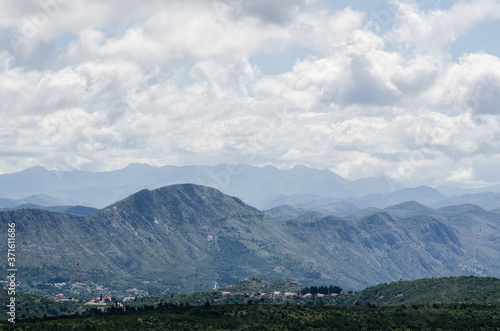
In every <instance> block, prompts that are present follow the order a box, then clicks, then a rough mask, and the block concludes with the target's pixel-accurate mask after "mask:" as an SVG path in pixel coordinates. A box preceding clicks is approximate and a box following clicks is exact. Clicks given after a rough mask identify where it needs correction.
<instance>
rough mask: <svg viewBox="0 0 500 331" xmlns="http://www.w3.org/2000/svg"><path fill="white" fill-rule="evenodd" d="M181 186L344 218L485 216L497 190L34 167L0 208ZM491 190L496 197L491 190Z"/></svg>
mask: <svg viewBox="0 0 500 331" xmlns="http://www.w3.org/2000/svg"><path fill="white" fill-rule="evenodd" d="M182 183H193V184H198V185H204V186H209V187H213V188H216V189H218V190H221V191H222V192H224V193H225V194H228V195H231V196H237V197H239V198H240V199H242V200H243V201H245V203H248V204H250V205H252V206H255V207H257V208H259V209H261V210H265V209H271V208H274V207H277V206H280V205H284V204H288V205H292V206H294V207H297V208H302V209H307V210H309V211H317V212H321V213H323V214H327V215H338V216H346V215H349V214H351V213H354V212H356V211H357V210H359V209H363V208H367V207H376V208H385V207H388V206H391V205H394V204H397V203H401V202H404V201H408V200H415V201H418V202H419V203H422V204H425V205H427V206H429V207H443V206H449V205H458V204H464V203H472V204H476V205H479V206H481V207H482V208H484V209H487V210H492V209H497V208H500V193H496V192H497V191H492V192H489V193H488V192H485V191H484V190H483V191H481V192H480V191H478V190H476V191H473V192H474V193H473V194H469V193H467V194H460V195H459V194H455V195H454V194H453V191H452V190H451V189H450V188H443V190H445V191H446V192H447V193H446V195H444V194H443V193H441V192H440V191H438V190H436V189H434V188H431V187H427V186H420V187H414V188H403V187H402V186H401V185H399V184H398V183H397V182H395V181H393V180H391V179H389V178H387V177H373V178H364V179H358V180H354V181H350V180H347V179H344V178H342V177H341V176H339V175H337V174H335V173H333V172H332V171H329V170H318V169H311V168H307V167H305V166H296V167H294V168H291V169H288V170H280V169H277V168H275V167H272V166H265V167H254V166H248V165H229V164H219V165H216V166H162V167H155V166H150V165H147V164H131V165H129V166H127V167H125V168H123V169H119V170H115V171H110V172H96V173H93V172H87V171H77V170H75V171H49V170H46V169H45V168H43V167H33V168H29V169H26V170H23V171H20V172H17V173H12V174H4V175H0V208H2V207H3V208H12V207H14V206H17V205H20V204H23V203H19V202H13V201H12V200H29V199H30V198H32V197H33V196H38V197H41V196H44V197H45V198H46V199H52V200H53V201H57V203H51V204H48V203H46V202H41V203H40V202H34V201H27V202H24V203H31V204H37V205H41V206H54V205H82V206H89V207H96V208H104V207H106V206H108V205H110V204H112V203H114V202H115V201H118V200H121V199H124V198H126V197H127V196H129V195H131V194H133V193H134V192H137V191H140V190H141V189H155V188H159V187H162V186H165V185H172V184H182ZM491 189H492V190H497V189H498V192H500V189H499V188H498V187H492V188H491ZM457 192H458V191H457ZM460 192H461V193H463V192H464V191H460ZM26 197H29V198H26Z"/></svg>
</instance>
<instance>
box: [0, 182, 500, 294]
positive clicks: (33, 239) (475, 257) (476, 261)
mask: <svg viewBox="0 0 500 331" xmlns="http://www.w3.org/2000/svg"><path fill="white" fill-rule="evenodd" d="M291 215H292V216H293V213H291V214H290V213H289V216H291ZM360 215H361V214H360ZM296 216H297V217H286V218H272V217H270V216H268V215H266V214H264V213H263V212H261V211H259V210H257V209H255V208H253V207H250V206H248V205H246V204H245V203H243V202H242V201H241V200H240V199H238V198H234V197H230V196H227V195H225V194H223V193H222V192H220V191H218V190H216V189H213V188H209V187H206V186H200V185H194V184H180V185H171V186H166V187H162V188H159V189H156V190H151V191H150V190H142V191H139V192H137V193H136V194H133V195H131V196H130V197H128V198H126V199H124V200H122V201H119V202H117V203H115V204H113V205H110V206H109V207H107V208H105V209H102V210H100V211H98V212H96V213H93V214H91V215H88V216H85V217H83V216H74V215H68V214H64V213H54V212H49V211H44V210H31V209H27V210H10V211H3V212H0V223H1V224H4V225H5V224H6V223H8V222H12V221H14V222H15V223H16V229H17V233H18V242H17V252H18V263H19V277H20V278H19V279H22V281H23V284H22V286H26V287H30V286H34V285H33V284H35V283H40V282H41V283H45V282H49V283H50V282H52V283H53V282H61V281H81V282H94V283H98V284H103V285H106V286H113V287H115V288H116V287H118V288H124V289H125V288H131V287H137V288H141V289H145V290H147V291H149V292H150V293H151V294H153V293H155V294H159V293H167V292H185V291H192V290H206V289H210V288H213V286H214V285H215V283H216V282H217V284H218V286H224V285H228V284H231V283H234V282H236V281H237V280H239V279H242V278H244V277H245V276H247V275H250V274H252V275H258V276H260V277H263V278H265V279H269V280H280V279H286V278H291V279H295V280H297V281H299V282H300V283H302V284H306V285H308V284H338V285H340V286H341V287H342V288H344V289H360V288H363V287H366V286H368V285H373V284H376V283H381V282H388V281H391V280H395V279H400V278H402V279H416V278H425V277H442V276H451V275H482V276H496V277H498V276H499V275H500V257H499V255H498V251H497V248H498V247H499V244H500V221H499V214H497V213H492V212H487V211H485V210H483V209H481V208H479V207H477V206H470V205H463V206H457V207H448V208H441V209H431V208H428V207H425V206H423V205H420V204H418V203H416V202H409V203H405V204H400V205H396V206H393V207H391V208H387V209H385V210H378V209H374V210H371V211H370V212H367V213H365V214H363V215H361V216H355V215H353V216H350V217H345V218H341V217H335V216H328V217H324V216H321V215H320V214H317V213H316V214H311V213H302V214H301V213H298V214H297V215H296ZM2 241H6V237H5V238H4V239H2ZM4 244H6V243H4ZM3 268H5V267H3ZM4 271H5V270H4Z"/></svg>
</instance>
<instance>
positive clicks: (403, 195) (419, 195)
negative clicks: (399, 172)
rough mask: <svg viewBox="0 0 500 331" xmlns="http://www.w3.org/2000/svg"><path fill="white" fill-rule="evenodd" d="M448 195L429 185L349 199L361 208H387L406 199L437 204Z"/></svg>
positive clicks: (426, 203)
mask: <svg viewBox="0 0 500 331" xmlns="http://www.w3.org/2000/svg"><path fill="white" fill-rule="evenodd" d="M446 198H447V197H446V196H445V195H444V194H442V193H441V192H439V191H438V190H436V189H433V188H432V187H428V186H419V187H415V188H405V189H400V190H397V191H394V192H390V193H375V194H369V195H366V196H363V197H360V198H351V199H348V201H349V202H351V203H353V204H354V205H356V206H358V207H359V208H366V207H377V208H385V207H388V206H391V205H394V204H398V203H401V202H405V201H418V202H420V203H422V204H425V205H430V204H435V203H438V202H440V201H443V200H445V199H446Z"/></svg>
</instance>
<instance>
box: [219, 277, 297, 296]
mask: <svg viewBox="0 0 500 331" xmlns="http://www.w3.org/2000/svg"><path fill="white" fill-rule="evenodd" d="M304 287H305V286H304V285H302V284H299V283H297V282H295V281H293V280H291V279H287V280H281V281H275V282H273V281H269V280H265V279H262V278H260V277H258V276H248V277H245V278H244V279H242V280H240V281H238V282H236V283H234V284H231V285H228V286H226V287H223V288H221V289H220V290H221V291H229V292H231V293H239V294H245V293H257V292H266V293H273V292H275V291H278V292H281V293H285V292H294V293H298V292H300V290H302V289H303V288H304Z"/></svg>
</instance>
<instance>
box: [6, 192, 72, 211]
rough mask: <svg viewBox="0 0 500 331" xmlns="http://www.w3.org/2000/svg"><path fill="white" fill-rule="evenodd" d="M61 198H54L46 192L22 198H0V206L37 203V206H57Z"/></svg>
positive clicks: (11, 206)
mask: <svg viewBox="0 0 500 331" xmlns="http://www.w3.org/2000/svg"><path fill="white" fill-rule="evenodd" d="M62 203H63V202H62V201H61V200H58V199H55V198H53V197H51V196H48V195H47V194H35V195H32V196H29V197H25V198H22V199H17V200H13V199H7V198H2V199H0V208H14V207H17V206H20V205H37V206H45V207H48V206H57V205H61V204H62Z"/></svg>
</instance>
